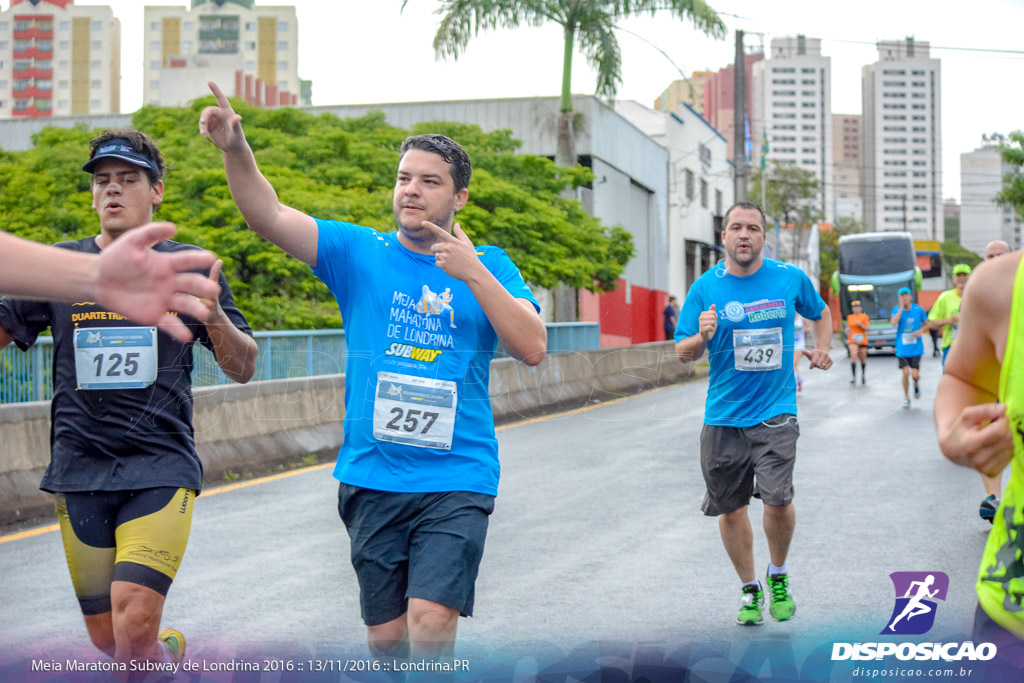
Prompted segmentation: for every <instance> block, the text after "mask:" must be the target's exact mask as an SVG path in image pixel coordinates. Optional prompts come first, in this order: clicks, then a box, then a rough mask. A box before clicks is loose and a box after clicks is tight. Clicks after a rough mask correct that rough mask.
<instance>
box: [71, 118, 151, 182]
mask: <svg viewBox="0 0 1024 683" xmlns="http://www.w3.org/2000/svg"><path fill="white" fill-rule="evenodd" d="M118 139H120V140H127V141H128V143H129V144H130V145H131V146H132V149H133V150H135V152H137V153H139V154H141V155H143V156H145V157H147V158H149V159H151V160H152V161H153V163H154V165H155V166H156V170H154V169H153V168H150V167H144V166H140V168H144V169H145V171H146V176H147V177H149V184H150V185H156V184H157V183H158V182H160V180H161V179H162V178H163V177H164V172H165V171H166V170H167V166H166V165H165V164H164V156H163V154H161V153H160V148H159V147H157V146H156V143H155V142H153V139H152V138H150V137H149V136H148V135H146V134H145V133H143V132H141V131H137V130H135V129H134V128H111V129H107V130H105V131H103V132H102V133H100V134H99V135H97V136H96V137H95V138H93V139H92V141H91V142H90V143H89V158H90V159H92V158H93V157H94V156H96V151H97V150H98V149H99V148H100V147H101V146H102V145H103V144H104V143H107V142H110V141H111V140H118Z"/></svg>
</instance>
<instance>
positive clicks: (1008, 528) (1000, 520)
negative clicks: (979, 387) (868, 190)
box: [976, 259, 1024, 638]
mask: <svg viewBox="0 0 1024 683" xmlns="http://www.w3.org/2000/svg"><path fill="white" fill-rule="evenodd" d="M1021 325H1024V259H1021V262H1020V265H1019V266H1018V267H1017V276H1016V278H1015V279H1014V283H1013V304H1012V306H1011V308H1010V332H1009V334H1008V335H1007V338H1006V354H1005V356H1004V358H1003V367H1002V370H1001V372H1000V374H999V401H1000V402H1001V403H1004V404H1005V405H1006V415H1007V417H1008V418H1009V420H1010V430H1011V432H1012V433H1013V460H1012V461H1010V482H1009V483H1008V484H1007V486H1006V492H1005V493H1004V494H1003V500H1002V501H1001V502H1000V504H999V509H998V510H997V511H996V516H995V518H994V519H993V520H992V531H991V532H989V535H988V542H987V543H986V544H985V552H984V554H982V556H981V567H980V568H979V569H978V583H977V585H976V590H977V591H978V602H979V603H981V607H982V609H984V610H985V612H986V613H987V614H988V615H989V616H990V617H992V619H993V620H994V621H995V622H996V623H998V624H999V625H1000V626H1002V627H1003V628H1005V629H1006V630H1008V631H1010V632H1012V633H1014V634H1016V635H1017V637H1018V638H1024V433H1022V430H1024V332H1022V331H1021Z"/></svg>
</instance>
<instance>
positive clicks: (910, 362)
mask: <svg viewBox="0 0 1024 683" xmlns="http://www.w3.org/2000/svg"><path fill="white" fill-rule="evenodd" d="M899 300H900V305H899V307H898V308H897V309H896V312H895V313H894V314H893V316H892V318H891V319H890V320H889V322H890V323H892V325H893V326H894V327H895V328H896V358H897V359H898V360H899V364H900V370H901V371H902V372H903V407H904V408H909V407H910V382H909V381H908V376H912V377H913V378H914V398H921V387H920V386H919V384H918V383H919V382H920V380H921V356H922V355H924V342H923V341H922V340H921V335H922V334H924V331H925V322H926V321H927V320H928V314H927V313H926V312H925V310H924V309H923V308H921V307H920V306H918V305H917V304H915V303H914V302H913V293H911V291H910V288H909V287H901V288H900V291H899Z"/></svg>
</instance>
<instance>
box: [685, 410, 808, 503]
mask: <svg viewBox="0 0 1024 683" xmlns="http://www.w3.org/2000/svg"><path fill="white" fill-rule="evenodd" d="M799 436H800V424H799V423H798V422H797V419H796V415H791V414H788V413H787V414H783V415H776V416H775V417H772V418H769V419H767V420H765V421H764V422H762V423H760V424H757V425H754V426H753V427H719V426H716V425H707V424H706V425H704V428H703V429H702V430H701V432H700V469H701V472H702V473H703V474H704V483H705V484H706V485H707V492H706V493H705V494H704V503H703V504H702V505H701V510H703V511H704V514H705V515H707V516H709V517H716V516H718V515H724V514H725V513H727V512H733V511H735V510H739V509H740V508H741V507H743V506H744V505H749V504H750V497H751V496H757V497H758V498H760V499H761V500H762V501H764V503H765V505H789V504H790V503H792V502H793V465H794V463H795V462H796V440H797V437H799Z"/></svg>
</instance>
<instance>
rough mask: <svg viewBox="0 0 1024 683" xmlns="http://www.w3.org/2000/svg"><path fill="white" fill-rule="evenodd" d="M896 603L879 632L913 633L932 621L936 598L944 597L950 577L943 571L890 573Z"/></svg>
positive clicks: (941, 598)
mask: <svg viewBox="0 0 1024 683" xmlns="http://www.w3.org/2000/svg"><path fill="white" fill-rule="evenodd" d="M889 578H890V579H892V583H893V586H894V587H895V589H896V604H895V606H893V609H892V616H890V617H889V622H888V625H887V626H886V627H885V628H884V629H882V631H881V634H882V635H893V634H899V635H905V636H916V635H921V634H922V633H927V632H928V631H929V630H931V627H932V625H934V624H935V610H936V607H937V604H936V600H942V601H943V602H945V600H946V592H947V591H948V590H949V577H948V576H947V575H946V574H944V573H943V572H893V573H892V574H889Z"/></svg>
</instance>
